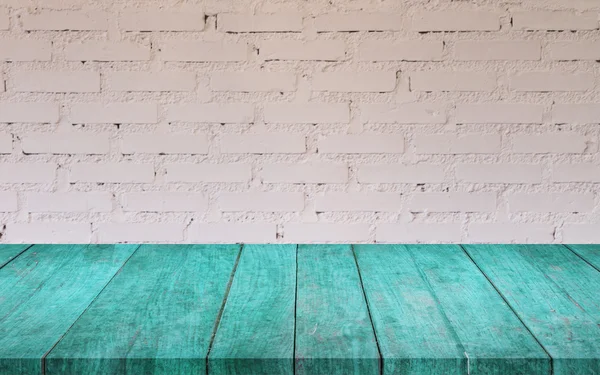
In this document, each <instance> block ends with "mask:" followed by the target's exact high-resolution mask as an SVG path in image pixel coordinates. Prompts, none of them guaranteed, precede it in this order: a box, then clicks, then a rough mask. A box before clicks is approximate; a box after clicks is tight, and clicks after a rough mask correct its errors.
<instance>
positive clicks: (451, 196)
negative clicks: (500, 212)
mask: <svg viewBox="0 0 600 375" xmlns="http://www.w3.org/2000/svg"><path fill="white" fill-rule="evenodd" d="M407 208H408V210H409V211H411V212H490V213H491V212H494V211H495V210H496V194H495V193H416V194H414V195H413V196H412V198H411V199H410V201H409V202H408V205H407Z"/></svg>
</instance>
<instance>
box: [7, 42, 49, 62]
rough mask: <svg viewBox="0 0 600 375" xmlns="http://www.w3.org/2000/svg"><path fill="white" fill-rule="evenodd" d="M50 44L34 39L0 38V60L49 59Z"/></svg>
mask: <svg viewBox="0 0 600 375" xmlns="http://www.w3.org/2000/svg"><path fill="white" fill-rule="evenodd" d="M51 57H52V44H51V43H50V42H47V41H43V40H34V39H4V38H3V39H0V61H50V58H51Z"/></svg>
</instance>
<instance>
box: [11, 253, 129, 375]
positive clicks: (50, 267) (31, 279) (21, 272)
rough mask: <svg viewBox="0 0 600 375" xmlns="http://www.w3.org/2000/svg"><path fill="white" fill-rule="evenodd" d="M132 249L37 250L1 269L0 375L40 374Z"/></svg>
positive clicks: (23, 255) (24, 254) (25, 254)
mask: <svg viewBox="0 0 600 375" xmlns="http://www.w3.org/2000/svg"><path fill="white" fill-rule="evenodd" d="M136 248H137V246H135V245H35V246H34V247H32V248H30V249H29V250H27V251H26V252H25V253H23V254H22V255H21V256H19V257H18V258H17V259H15V260H14V261H12V262H10V263H9V264H8V265H7V266H6V267H4V268H2V269H1V270H0V374H10V375H19V374H28V375H29V374H41V373H42V358H43V357H44V355H45V354H46V353H47V352H48V351H49V350H50V349H51V348H52V347H53V346H54V345H55V344H56V342H57V341H58V340H59V339H60V338H61V337H62V336H63V335H64V334H65V332H67V330H68V329H69V327H70V326H71V325H72V324H73V322H75V320H76V319H77V318H78V317H79V316H80V315H81V314H82V313H83V311H84V310H85V309H86V308H87V307H88V306H89V305H90V303H91V302H92V301H93V299H94V298H95V297H96V296H97V295H98V293H100V291H101V290H102V288H104V286H105V285H106V284H107V283H108V282H109V281H110V279H111V278H112V277H113V276H114V275H115V273H116V272H117V271H118V270H119V268H121V266H122V265H123V264H124V263H125V262H126V260H127V259H128V258H129V257H130V256H131V254H132V253H133V252H134V251H135V249H136Z"/></svg>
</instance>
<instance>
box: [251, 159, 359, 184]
mask: <svg viewBox="0 0 600 375" xmlns="http://www.w3.org/2000/svg"><path fill="white" fill-rule="evenodd" d="M259 176H260V178H261V179H262V181H263V182H264V183H267V184H269V183H291V184H328V183H329V184H345V183H347V182H348V165H347V164H333V163H303V164H267V165H263V166H262V169H261V171H260V175H259Z"/></svg>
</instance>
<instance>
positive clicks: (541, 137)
mask: <svg viewBox="0 0 600 375" xmlns="http://www.w3.org/2000/svg"><path fill="white" fill-rule="evenodd" d="M592 147H594V149H595V148H596V147H597V141H593V140H592V138H591V137H589V136H585V135H582V134H577V133H570V132H560V133H548V134H535V135H531V134H523V135H515V136H514V137H513V139H512V151H513V152H516V153H524V154H546V153H558V154H581V153H584V152H586V151H588V150H591V149H592Z"/></svg>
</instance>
